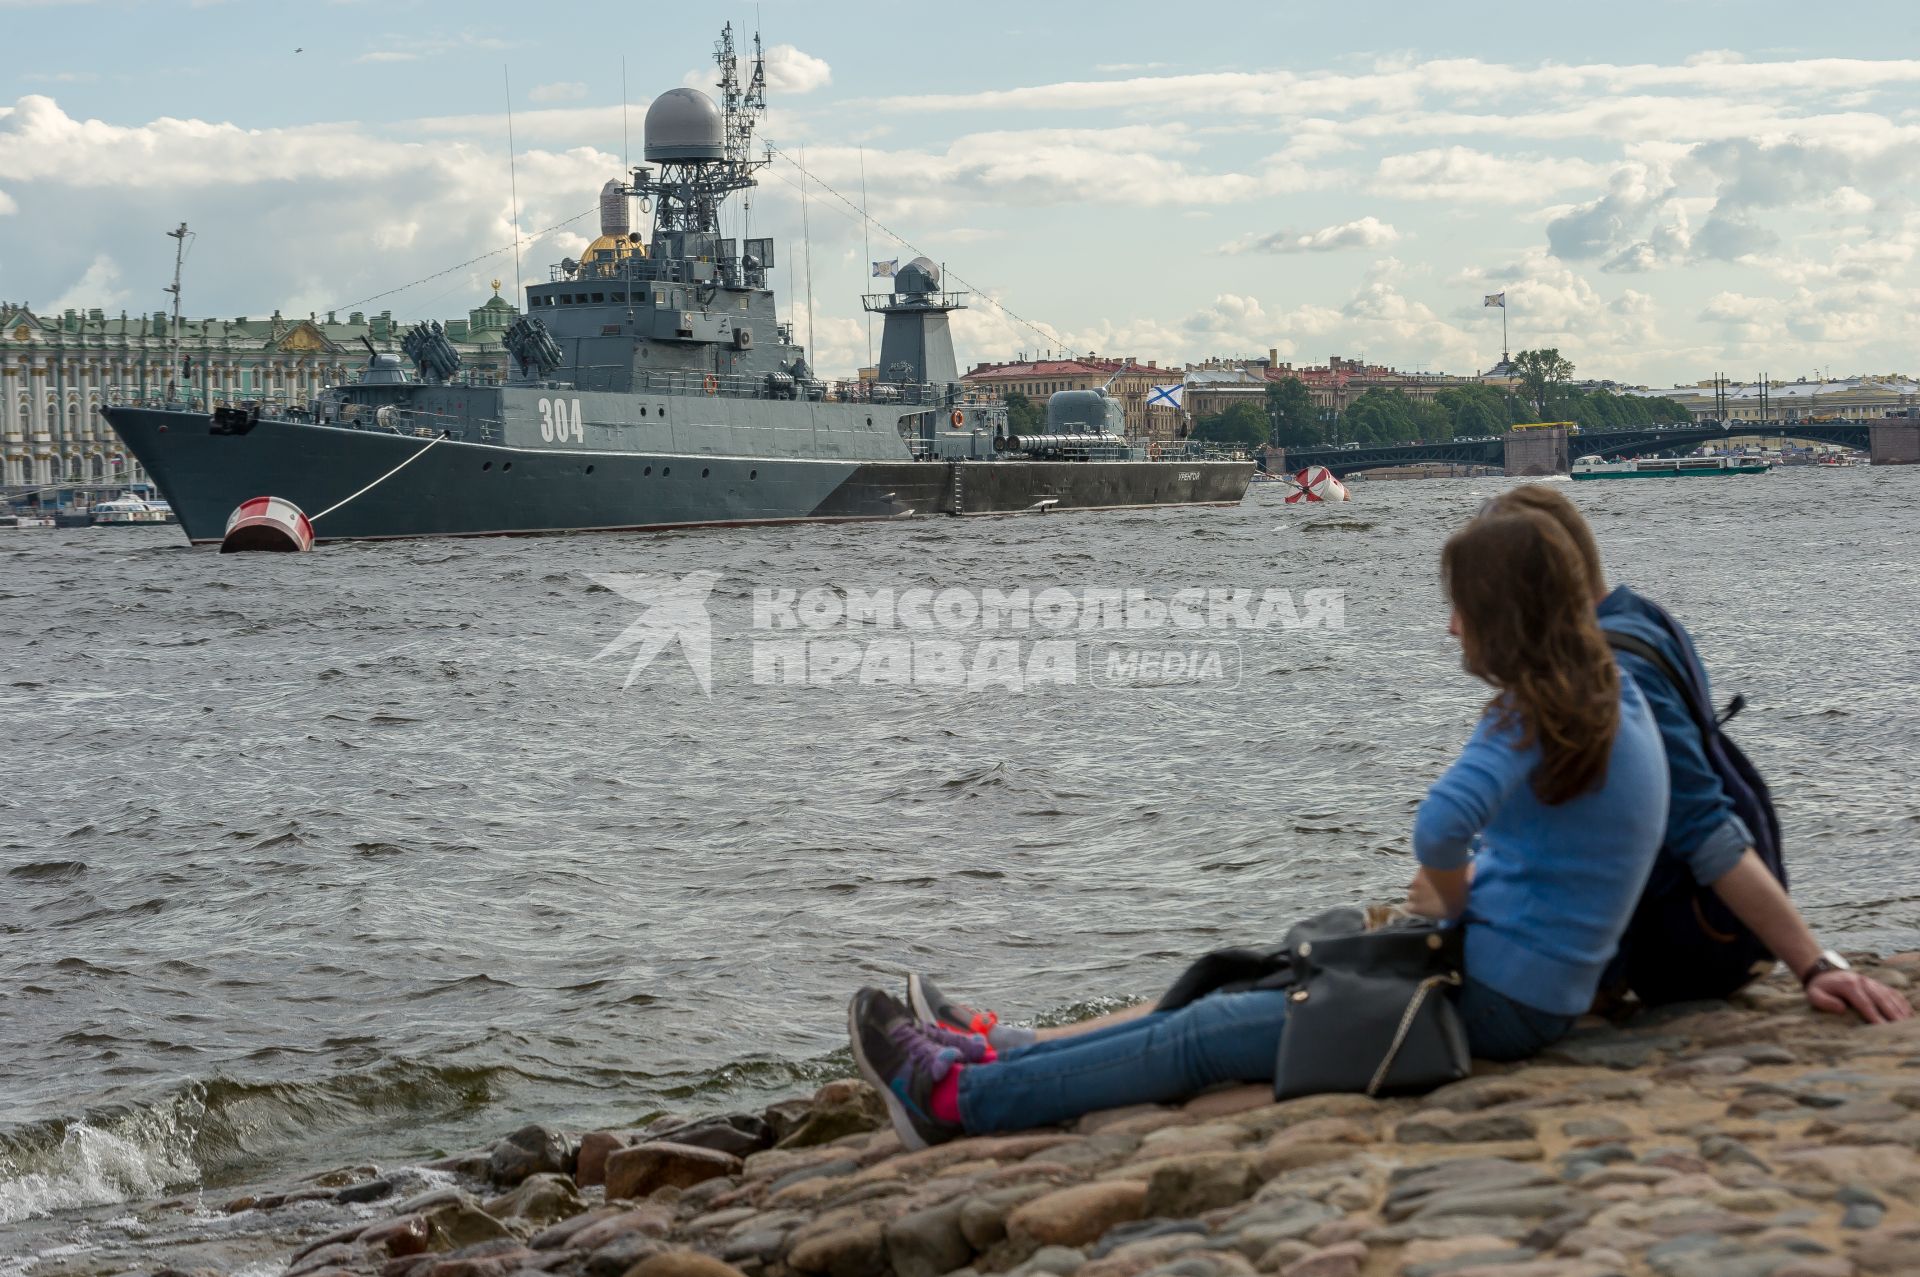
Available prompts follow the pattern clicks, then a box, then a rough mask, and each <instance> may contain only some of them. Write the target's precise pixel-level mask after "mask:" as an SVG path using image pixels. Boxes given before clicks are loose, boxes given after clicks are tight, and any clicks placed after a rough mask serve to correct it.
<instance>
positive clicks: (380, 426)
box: [311, 401, 506, 443]
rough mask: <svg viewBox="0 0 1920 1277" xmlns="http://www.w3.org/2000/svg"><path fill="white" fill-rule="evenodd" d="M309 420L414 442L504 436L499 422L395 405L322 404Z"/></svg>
mask: <svg viewBox="0 0 1920 1277" xmlns="http://www.w3.org/2000/svg"><path fill="white" fill-rule="evenodd" d="M311 420H312V421H313V423H314V424H315V425H321V426H336V427H339V428H341V429H343V430H364V431H368V432H371V433H375V434H390V435H408V436H411V437H413V438H416V439H436V438H439V437H440V436H442V435H445V436H446V437H447V438H449V439H457V440H461V441H463V442H466V443H497V442H500V441H501V440H502V439H504V438H505V437H506V436H505V432H504V431H503V430H502V428H501V424H500V422H499V421H498V420H496V419H494V418H491V417H465V416H456V415H454V414H452V413H445V412H432V411H429V410H427V409H424V408H408V407H403V406H401V405H398V404H381V405H378V406H376V405H374V404H362V403H345V404H341V403H328V402H324V401H323V402H321V403H320V404H319V405H318V412H317V413H316V414H315V415H314V416H313V417H312V418H311Z"/></svg>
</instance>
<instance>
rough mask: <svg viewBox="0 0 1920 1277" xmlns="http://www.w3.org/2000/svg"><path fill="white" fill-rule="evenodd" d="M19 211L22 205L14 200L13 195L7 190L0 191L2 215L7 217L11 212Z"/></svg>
mask: <svg viewBox="0 0 1920 1277" xmlns="http://www.w3.org/2000/svg"><path fill="white" fill-rule="evenodd" d="M19 211H20V206H19V205H18V204H16V203H14V202H13V197H12V196H11V195H8V194H7V193H6V192H5V191H0V217H5V216H6V215H7V214H9V213H17V212H19Z"/></svg>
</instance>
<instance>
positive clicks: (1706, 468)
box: [1573, 455, 1772, 479]
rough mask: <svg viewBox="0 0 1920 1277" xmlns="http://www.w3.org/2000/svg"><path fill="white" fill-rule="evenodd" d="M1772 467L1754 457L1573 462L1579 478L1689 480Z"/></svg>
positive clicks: (1585, 459) (1762, 471)
mask: <svg viewBox="0 0 1920 1277" xmlns="http://www.w3.org/2000/svg"><path fill="white" fill-rule="evenodd" d="M1771 468H1772V467H1770V466H1768V465H1767V463H1766V462H1765V461H1762V460H1759V459H1758V458H1753V457H1728V456H1719V455H1715V456H1710V457H1632V458H1629V459H1628V460H1625V461H1607V460H1605V459H1604V458H1601V457H1596V456H1591V455H1589V456H1585V457H1581V458H1580V459H1579V460H1578V461H1575V462H1574V463H1573V477H1574V478H1576V479H1690V478H1695V477H1698V476H1701V475H1728V474H1765V473H1767V471H1768V470H1769V469H1771Z"/></svg>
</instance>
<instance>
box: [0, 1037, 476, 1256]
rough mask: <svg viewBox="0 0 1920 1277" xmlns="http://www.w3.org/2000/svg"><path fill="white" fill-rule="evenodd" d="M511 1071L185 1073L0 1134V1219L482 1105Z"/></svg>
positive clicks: (172, 1185)
mask: <svg viewBox="0 0 1920 1277" xmlns="http://www.w3.org/2000/svg"><path fill="white" fill-rule="evenodd" d="M511 1073H512V1070H509V1069H504V1068H459V1067H455V1068H448V1067H432V1066H427V1065H421V1064H415V1063H406V1062H403V1063H395V1064H391V1065H388V1066H386V1067H384V1068H381V1069H378V1070H375V1071H374V1072H372V1073H370V1074H367V1075H348V1076H340V1077H332V1078H326V1079H323V1080H320V1081H315V1082H283V1083H266V1084H262V1083H247V1082H237V1081H234V1080H231V1079H228V1078H214V1079H211V1080H209V1081H204V1082H198V1081H196V1082H189V1083H187V1084H185V1085H183V1086H181V1087H180V1088H178V1089H177V1090H175V1091H173V1092H171V1093H169V1094H166V1095H164V1096H161V1097H160V1098H158V1099H156V1100H153V1101H151V1102H148V1103H137V1104H126V1105H117V1106H111V1107H107V1108H102V1109H100V1110H97V1111H95V1112H91V1113H88V1114H86V1115H85V1116H82V1117H78V1118H74V1119H71V1120H64V1119H63V1120H58V1121H52V1122H43V1123H37V1124H35V1125H32V1126H29V1127H25V1128H23V1129H20V1130H16V1131H10V1132H5V1133H0V1224H9V1223H17V1222H19V1221H21V1220H27V1219H35V1218H39V1217H42V1216H45V1215H50V1214H55V1213H57V1212H60V1211H63V1210H72V1209H76V1208H81V1207H89V1206H106V1205H111V1204H113V1203H116V1202H130V1201H142V1200H148V1199H151V1198H155V1197H159V1196H162V1195H164V1194H167V1193H172V1192H179V1191H182V1190H184V1189H188V1188H192V1187H201V1186H207V1185H212V1184H218V1183H221V1182H223V1181H230V1180H231V1179H232V1178H233V1177H234V1176H236V1175H239V1174H242V1173H246V1172H248V1171H258V1170H260V1169H262V1168H264V1167H265V1166H267V1165H269V1164H270V1163H272V1162H273V1161H274V1160H275V1159H276V1158H278V1157H281V1156H284V1155H286V1154H288V1152H289V1151H290V1150H295V1149H299V1150H301V1151H302V1152H303V1153H304V1152H305V1150H306V1149H308V1148H309V1147H311V1143H312V1141H313V1140H314V1138H315V1137H320V1138H325V1137H327V1136H329V1135H337V1134H338V1133H339V1132H341V1131H343V1130H347V1129H350V1128H356V1127H365V1126H368V1125H370V1124H374V1123H380V1122H385V1121H388V1120H391V1119H393V1118H395V1117H402V1116H404V1117H407V1118H410V1119H414V1120H419V1119H427V1120H432V1121H440V1120H446V1119H450V1118H454V1117H457V1116H459V1115H462V1114H467V1113H473V1112H477V1111H480V1110H482V1109H484V1108H485V1107H486V1106H487V1105H488V1103H489V1102H490V1101H491V1100H492V1098H493V1097H494V1093H495V1092H496V1090H497V1089H498V1088H499V1086H500V1084H501V1083H502V1081H503V1080H505V1079H506V1078H507V1077H508V1076H509V1075H510V1074H511Z"/></svg>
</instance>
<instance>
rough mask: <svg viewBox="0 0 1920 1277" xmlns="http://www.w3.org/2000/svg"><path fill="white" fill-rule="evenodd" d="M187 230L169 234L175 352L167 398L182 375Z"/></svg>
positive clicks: (170, 357) (169, 364) (169, 358)
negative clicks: (182, 294)
mask: <svg viewBox="0 0 1920 1277" xmlns="http://www.w3.org/2000/svg"><path fill="white" fill-rule="evenodd" d="M191 233H192V232H190V231H188V230H187V224H186V223H185V222H182V223H180V228H179V229H178V230H171V231H168V232H167V235H168V237H169V238H171V239H172V240H173V284H172V286H171V287H169V288H167V289H166V290H165V291H167V292H169V293H172V294H173V351H172V353H171V354H169V355H168V356H167V398H169V399H171V398H173V390H174V382H173V379H174V378H175V377H177V376H179V375H180V267H181V265H182V264H183V263H184V262H185V261H186V259H187V237H188V236H189V235H190V234H191Z"/></svg>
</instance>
